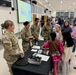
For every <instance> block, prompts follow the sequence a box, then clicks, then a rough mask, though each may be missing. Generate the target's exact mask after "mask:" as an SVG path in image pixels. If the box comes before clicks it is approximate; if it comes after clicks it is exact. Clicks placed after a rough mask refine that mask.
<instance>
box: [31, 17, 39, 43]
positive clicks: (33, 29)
mask: <svg viewBox="0 0 76 75" xmlns="http://www.w3.org/2000/svg"><path fill="white" fill-rule="evenodd" d="M38 22H39V19H38V18H35V24H34V25H32V26H31V34H32V36H34V38H35V39H34V40H33V44H36V41H38V38H39V32H40V27H39V25H38Z"/></svg>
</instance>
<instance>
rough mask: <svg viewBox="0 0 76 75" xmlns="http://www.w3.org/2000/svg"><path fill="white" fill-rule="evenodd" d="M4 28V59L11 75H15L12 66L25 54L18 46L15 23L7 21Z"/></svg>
mask: <svg viewBox="0 0 76 75" xmlns="http://www.w3.org/2000/svg"><path fill="white" fill-rule="evenodd" d="M4 28H5V29H6V31H5V32H4V34H3V38H2V42H3V47H4V59H5V60H6V61H7V64H8V67H9V72H10V74H11V75H13V73H12V69H11V66H12V64H14V63H15V62H16V61H17V60H18V58H19V55H21V54H23V55H24V52H23V51H21V50H20V48H19V45H18V39H17V38H16V36H15V35H14V34H13V31H14V24H13V22H12V21H10V20H6V21H5V22H4Z"/></svg>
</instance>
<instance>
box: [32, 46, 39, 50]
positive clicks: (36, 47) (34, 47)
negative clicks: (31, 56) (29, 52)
mask: <svg viewBox="0 0 76 75" xmlns="http://www.w3.org/2000/svg"><path fill="white" fill-rule="evenodd" d="M32 48H33V49H40V46H35V45H34V46H33V47H32Z"/></svg>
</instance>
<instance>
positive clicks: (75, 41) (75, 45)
mask: <svg viewBox="0 0 76 75" xmlns="http://www.w3.org/2000/svg"><path fill="white" fill-rule="evenodd" d="M73 42H74V47H73V51H72V52H75V48H76V39H73Z"/></svg>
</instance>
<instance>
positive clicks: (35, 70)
mask: <svg viewBox="0 0 76 75" xmlns="http://www.w3.org/2000/svg"><path fill="white" fill-rule="evenodd" d="M43 43H44V41H38V45H39V46H41V45H42V44H43ZM32 54H33V52H31V48H30V49H29V50H28V51H27V52H26V53H25V57H24V59H23V60H26V59H27V58H28V57H29V56H31V55H32ZM18 61H19V60H18ZM18 61H17V62H18ZM50 62H51V59H49V60H48V61H47V62H44V61H42V63H41V64H40V65H32V64H28V65H26V66H18V65H16V64H13V65H12V71H13V75H49V70H50V66H51V64H50Z"/></svg>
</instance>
